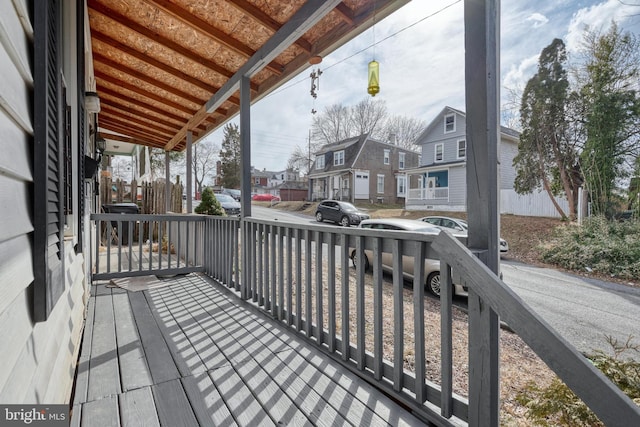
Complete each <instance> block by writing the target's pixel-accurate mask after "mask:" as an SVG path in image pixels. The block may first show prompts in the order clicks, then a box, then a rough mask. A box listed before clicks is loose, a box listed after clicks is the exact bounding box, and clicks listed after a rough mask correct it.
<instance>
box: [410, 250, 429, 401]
mask: <svg viewBox="0 0 640 427" xmlns="http://www.w3.org/2000/svg"><path fill="white" fill-rule="evenodd" d="M425 246H426V245H425V243H423V242H416V253H415V259H416V260H417V262H415V263H414V266H413V270H414V271H413V319H414V321H413V325H414V326H413V331H414V332H413V335H414V344H415V370H416V385H415V390H414V393H415V394H416V400H417V401H418V404H420V405H422V404H423V403H424V402H425V401H426V400H427V396H426V395H425V374H426V363H425V362H426V361H425V353H424V350H425V348H424V347H425V346H424V339H425V338H424V337H425V333H424V284H425V277H424V261H423V260H424V259H425V255H424V254H425Z"/></svg>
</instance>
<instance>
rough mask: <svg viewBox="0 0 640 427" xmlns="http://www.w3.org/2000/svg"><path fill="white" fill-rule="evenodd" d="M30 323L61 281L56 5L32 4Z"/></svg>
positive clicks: (50, 303) (58, 291)
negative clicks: (32, 103)
mask: <svg viewBox="0 0 640 427" xmlns="http://www.w3.org/2000/svg"><path fill="white" fill-rule="evenodd" d="M32 10H33V21H34V25H33V28H34V40H33V44H34V46H33V47H34V48H33V52H34V58H33V67H34V70H33V77H34V79H33V80H34V90H33V102H34V105H33V123H34V144H33V161H34V164H33V173H34V185H33V189H34V191H33V196H34V200H33V210H34V212H33V222H34V231H33V252H34V255H33V258H34V259H33V261H34V287H33V302H34V320H35V321H44V320H46V319H47V318H48V317H49V315H50V314H51V311H52V310H53V307H54V306H55V304H56V302H57V301H58V299H59V298H60V296H61V295H62V293H63V291H64V288H65V282H64V254H63V251H64V242H63V237H64V235H63V233H64V216H63V201H64V200H63V199H64V181H63V178H64V177H63V175H62V172H63V167H62V165H63V159H62V154H63V146H62V143H63V137H62V130H63V129H62V126H61V124H62V123H63V120H64V116H63V113H64V111H63V110H62V108H61V107H62V100H61V87H60V85H61V79H60V59H59V57H60V51H59V50H60V30H61V26H60V2H59V1H58V0H49V1H39V0H35V1H34V2H33V9H32Z"/></svg>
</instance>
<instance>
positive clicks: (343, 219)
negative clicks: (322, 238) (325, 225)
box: [316, 200, 370, 227]
mask: <svg viewBox="0 0 640 427" xmlns="http://www.w3.org/2000/svg"><path fill="white" fill-rule="evenodd" d="M369 218H370V216H369V214H367V213H364V212H362V211H360V210H359V209H358V208H356V207H355V206H353V205H352V204H351V203H349V202H341V201H339V200H323V201H322V202H320V203H318V207H317V208H316V221H318V222H323V221H332V222H335V223H336V224H340V225H342V226H343V227H349V226H351V225H358V224H360V221H362V220H365V219H369Z"/></svg>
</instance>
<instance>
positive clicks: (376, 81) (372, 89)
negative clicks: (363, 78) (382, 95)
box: [367, 61, 380, 96]
mask: <svg viewBox="0 0 640 427" xmlns="http://www.w3.org/2000/svg"><path fill="white" fill-rule="evenodd" d="M367 92H369V95H371V96H376V93H378V92H380V64H378V61H371V62H369V87H368V88H367Z"/></svg>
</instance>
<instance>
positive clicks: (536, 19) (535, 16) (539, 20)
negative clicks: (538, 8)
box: [525, 12, 549, 28]
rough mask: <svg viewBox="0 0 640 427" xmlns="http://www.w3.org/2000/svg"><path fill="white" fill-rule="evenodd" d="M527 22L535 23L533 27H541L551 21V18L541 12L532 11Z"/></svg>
mask: <svg viewBox="0 0 640 427" xmlns="http://www.w3.org/2000/svg"><path fill="white" fill-rule="evenodd" d="M525 22H531V23H532V24H533V28H540V27H542V26H543V25H545V24H546V23H547V22H549V19H548V18H547V17H546V16H544V15H543V14H541V13H538V12H536V13H532V14H531V15H529V17H528V18H527V19H525Z"/></svg>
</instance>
